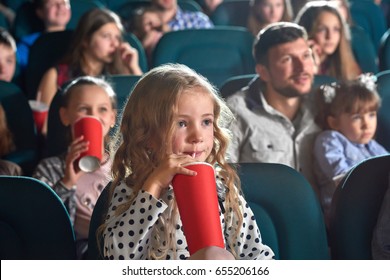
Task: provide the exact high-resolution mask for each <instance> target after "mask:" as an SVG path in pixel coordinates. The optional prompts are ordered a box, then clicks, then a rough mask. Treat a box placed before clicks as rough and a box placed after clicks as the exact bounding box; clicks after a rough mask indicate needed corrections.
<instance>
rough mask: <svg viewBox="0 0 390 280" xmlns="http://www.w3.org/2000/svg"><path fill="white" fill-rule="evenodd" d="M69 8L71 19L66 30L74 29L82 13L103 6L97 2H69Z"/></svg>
mask: <svg viewBox="0 0 390 280" xmlns="http://www.w3.org/2000/svg"><path fill="white" fill-rule="evenodd" d="M70 8H71V10H72V17H71V18H70V21H69V22H68V24H67V25H66V28H67V29H71V30H73V29H75V28H76V26H77V23H78V22H79V20H80V18H81V17H82V16H83V14H84V13H86V12H87V11H89V10H91V9H94V8H105V5H104V4H103V3H102V2H101V1H98V0H70Z"/></svg>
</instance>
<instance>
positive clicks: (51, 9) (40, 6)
mask: <svg viewBox="0 0 390 280" xmlns="http://www.w3.org/2000/svg"><path fill="white" fill-rule="evenodd" d="M33 4H34V9H35V13H36V15H37V16H38V18H39V19H40V20H42V22H43V24H44V30H43V31H42V32H34V33H32V34H28V35H25V36H23V37H22V38H20V40H19V42H18V45H17V48H18V51H17V53H16V56H17V58H18V64H19V66H20V68H21V70H22V71H24V70H25V69H26V68H27V64H28V57H29V54H30V49H31V47H32V45H33V44H34V43H35V41H36V40H37V39H38V38H39V36H41V35H42V34H43V33H44V32H57V31H63V30H65V29H66V25H67V24H68V22H69V21H70V18H71V15H72V11H71V8H70V2H69V0H33Z"/></svg>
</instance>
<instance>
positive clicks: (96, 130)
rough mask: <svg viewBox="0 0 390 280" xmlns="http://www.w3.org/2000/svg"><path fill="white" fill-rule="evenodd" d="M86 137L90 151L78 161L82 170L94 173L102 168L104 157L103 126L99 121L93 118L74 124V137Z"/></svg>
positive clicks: (89, 117)
mask: <svg viewBox="0 0 390 280" xmlns="http://www.w3.org/2000/svg"><path fill="white" fill-rule="evenodd" d="M81 135H84V141H88V142H89V147H88V150H87V151H85V152H83V153H82V154H81V155H80V157H79V159H78V160H77V165H78V167H79V168H80V170H82V171H85V172H93V171H95V170H97V169H98V168H99V167H100V162H101V161H102V157H103V125H102V123H101V122H100V121H99V119H97V118H95V117H92V116H85V117H82V118H79V119H78V120H77V121H76V122H75V123H74V124H73V137H74V138H78V137H80V136H81Z"/></svg>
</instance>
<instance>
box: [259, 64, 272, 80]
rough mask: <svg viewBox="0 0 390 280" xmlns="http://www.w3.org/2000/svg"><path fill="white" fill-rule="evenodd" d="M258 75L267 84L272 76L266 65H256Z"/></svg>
mask: <svg viewBox="0 0 390 280" xmlns="http://www.w3.org/2000/svg"><path fill="white" fill-rule="evenodd" d="M256 73H257V74H258V75H259V76H260V77H261V79H262V80H263V81H265V82H267V81H269V80H270V77H269V76H270V75H269V72H268V69H267V67H266V66H265V65H262V64H256Z"/></svg>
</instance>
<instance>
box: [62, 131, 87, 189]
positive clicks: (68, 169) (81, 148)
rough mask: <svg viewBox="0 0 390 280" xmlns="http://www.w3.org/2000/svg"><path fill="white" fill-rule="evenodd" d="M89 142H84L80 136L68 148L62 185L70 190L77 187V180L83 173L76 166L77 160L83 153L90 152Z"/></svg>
mask: <svg viewBox="0 0 390 280" xmlns="http://www.w3.org/2000/svg"><path fill="white" fill-rule="evenodd" d="M88 146H89V142H87V141H85V140H84V136H82V135H81V136H80V137H78V138H76V139H74V140H73V141H72V143H71V144H70V146H69V147H68V152H67V154H66V157H65V171H64V177H63V178H62V180H61V181H62V183H63V184H64V185H65V186H66V187H68V188H69V189H70V188H72V187H73V186H74V185H76V182H77V180H78V179H79V178H80V176H81V175H83V174H84V172H83V171H81V170H80V168H79V167H78V166H77V165H76V160H77V159H78V158H79V157H80V155H81V153H83V152H86V151H87V150H88Z"/></svg>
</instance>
